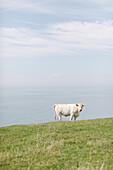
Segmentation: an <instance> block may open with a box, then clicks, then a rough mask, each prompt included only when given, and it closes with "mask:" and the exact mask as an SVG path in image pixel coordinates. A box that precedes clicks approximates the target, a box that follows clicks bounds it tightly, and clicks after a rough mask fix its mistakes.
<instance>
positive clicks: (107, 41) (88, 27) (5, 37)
mask: <svg viewBox="0 0 113 170" xmlns="http://www.w3.org/2000/svg"><path fill="white" fill-rule="evenodd" d="M0 34H1V37H2V45H1V49H2V56H4V57H16V56H22V57H23V56H24V57H38V56H48V55H67V56H68V55H71V54H76V52H77V51H80V50H97V51H102V52H103V51H104V52H106V53H107V52H111V51H113V21H104V22H101V23H100V22H80V21H72V22H65V23H59V24H53V25H49V26H47V27H46V28H45V29H41V30H36V29H30V28H0Z"/></svg>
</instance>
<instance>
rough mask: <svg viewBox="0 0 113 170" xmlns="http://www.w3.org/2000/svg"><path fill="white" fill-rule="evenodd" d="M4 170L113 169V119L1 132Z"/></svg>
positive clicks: (18, 127) (0, 163)
mask: <svg viewBox="0 0 113 170" xmlns="http://www.w3.org/2000/svg"><path fill="white" fill-rule="evenodd" d="M0 169H1V170H5V169H8V170H9V169H15V170H16V169H39V170H41V169H42V170H43V169H62V170H65V169H66V170H68V169H69V170H71V169H72V170H73V169H77V170H86V169H91V170H93V169H94V170H95V169H96V170H102V169H103V170H104V169H106V170H112V169H113V118H104V119H93V120H79V121H62V122H58V121H56V122H49V123H41V124H29V125H13V126H7V127H1V128H0Z"/></svg>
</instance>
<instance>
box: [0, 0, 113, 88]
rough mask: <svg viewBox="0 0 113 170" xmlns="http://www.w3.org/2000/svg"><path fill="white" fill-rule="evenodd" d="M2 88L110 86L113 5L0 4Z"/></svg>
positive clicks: (95, 0)
mask: <svg viewBox="0 0 113 170" xmlns="http://www.w3.org/2000/svg"><path fill="white" fill-rule="evenodd" d="M0 21H1V22H0V37H1V38H0V51H1V52H0V77H1V78H0V79H1V80H0V86H43V87H46V86H47V87H48V86H50V87H51V86H75V87H76V86H83V87H84V86H113V0H62V1H61V0H0Z"/></svg>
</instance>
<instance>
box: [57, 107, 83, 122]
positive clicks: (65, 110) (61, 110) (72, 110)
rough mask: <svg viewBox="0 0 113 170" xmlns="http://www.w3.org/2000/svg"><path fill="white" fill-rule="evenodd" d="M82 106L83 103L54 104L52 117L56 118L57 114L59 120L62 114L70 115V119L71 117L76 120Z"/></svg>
mask: <svg viewBox="0 0 113 170" xmlns="http://www.w3.org/2000/svg"><path fill="white" fill-rule="evenodd" d="M84 106H85V104H54V118H55V120H56V114H57V119H58V120H59V121H61V120H62V115H63V116H70V120H73V118H74V120H76V118H77V117H78V116H79V115H80V112H81V111H82V108H83V107H84Z"/></svg>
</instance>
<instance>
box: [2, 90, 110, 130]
mask: <svg viewBox="0 0 113 170" xmlns="http://www.w3.org/2000/svg"><path fill="white" fill-rule="evenodd" d="M59 103H60V104H61V103H62V104H76V103H82V104H85V107H84V108H83V111H82V112H81V113H80V116H79V117H78V118H77V120H89V119H97V118H109V117H113V87H1V88H0V127H4V126H11V125H21V124H33V123H44V122H52V121H54V109H53V106H54V104H59ZM68 120H69V117H63V121H68Z"/></svg>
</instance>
